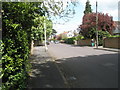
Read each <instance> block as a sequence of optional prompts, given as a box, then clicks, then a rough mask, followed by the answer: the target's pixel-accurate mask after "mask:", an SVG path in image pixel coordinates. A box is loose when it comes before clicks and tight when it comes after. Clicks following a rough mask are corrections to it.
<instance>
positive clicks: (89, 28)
mask: <svg viewBox="0 0 120 90" xmlns="http://www.w3.org/2000/svg"><path fill="white" fill-rule="evenodd" d="M79 28H80V29H81V31H80V33H81V34H82V35H83V36H84V37H85V38H93V37H95V28H96V13H89V14H86V15H84V16H83V22H82V25H80V26H79ZM113 29H114V21H113V20H112V17H111V16H108V14H103V13H98V30H102V31H107V32H109V33H110V34H111V33H112V30H113Z"/></svg>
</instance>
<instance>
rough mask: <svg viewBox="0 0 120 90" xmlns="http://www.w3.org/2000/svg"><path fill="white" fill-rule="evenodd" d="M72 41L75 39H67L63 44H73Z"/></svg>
mask: <svg viewBox="0 0 120 90" xmlns="http://www.w3.org/2000/svg"><path fill="white" fill-rule="evenodd" d="M74 40H75V37H72V38H67V39H66V40H65V43H67V44H74V43H75V42H74Z"/></svg>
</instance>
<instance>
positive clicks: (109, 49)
mask: <svg viewBox="0 0 120 90" xmlns="http://www.w3.org/2000/svg"><path fill="white" fill-rule="evenodd" d="M94 48H95V49H99V50H106V51H113V52H120V49H116V48H105V47H103V46H99V47H98V48H96V47H94Z"/></svg>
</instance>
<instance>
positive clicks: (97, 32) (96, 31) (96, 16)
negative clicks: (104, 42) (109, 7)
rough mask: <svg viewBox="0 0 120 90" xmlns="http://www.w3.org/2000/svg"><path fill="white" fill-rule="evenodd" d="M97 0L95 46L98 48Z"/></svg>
mask: <svg viewBox="0 0 120 90" xmlns="http://www.w3.org/2000/svg"><path fill="white" fill-rule="evenodd" d="M97 6H98V5H97V1H96V48H98V12H97Z"/></svg>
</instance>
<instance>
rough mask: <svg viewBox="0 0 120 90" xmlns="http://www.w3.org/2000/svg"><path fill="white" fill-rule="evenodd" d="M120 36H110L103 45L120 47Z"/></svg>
mask: <svg viewBox="0 0 120 90" xmlns="http://www.w3.org/2000/svg"><path fill="white" fill-rule="evenodd" d="M119 42H120V37H109V38H105V39H104V41H103V47H105V48H119V49H120V44H119Z"/></svg>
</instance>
